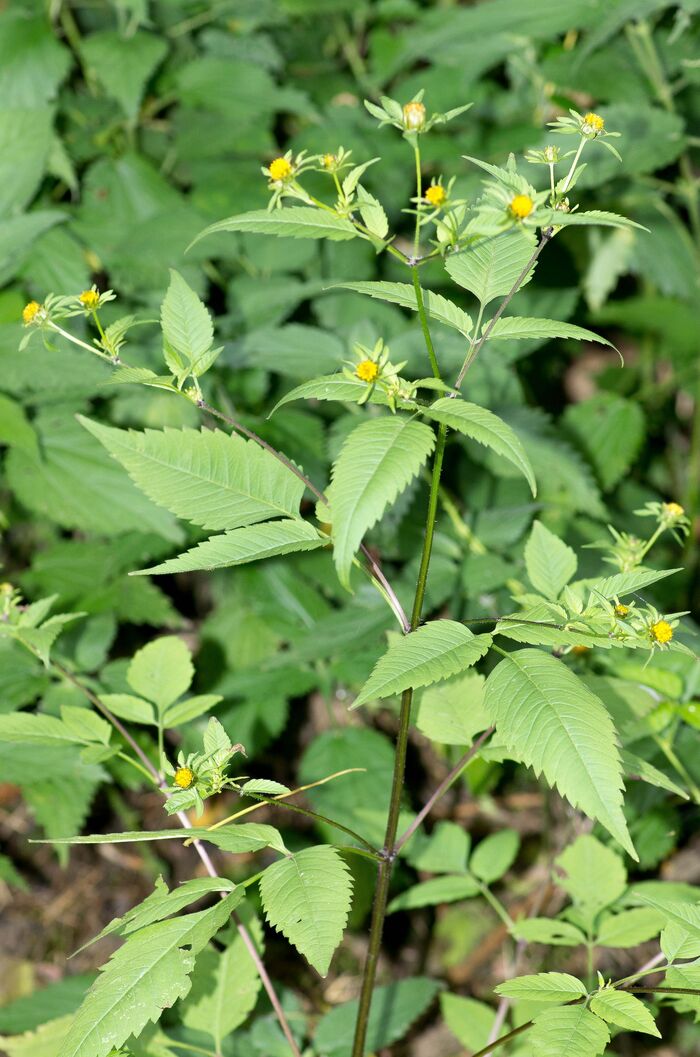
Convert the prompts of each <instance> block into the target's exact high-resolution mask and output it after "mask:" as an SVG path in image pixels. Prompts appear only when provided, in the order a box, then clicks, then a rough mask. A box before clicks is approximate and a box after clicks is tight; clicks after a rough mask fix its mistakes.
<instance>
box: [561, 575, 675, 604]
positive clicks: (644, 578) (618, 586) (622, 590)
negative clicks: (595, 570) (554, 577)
mask: <svg viewBox="0 0 700 1057" xmlns="http://www.w3.org/2000/svg"><path fill="white" fill-rule="evenodd" d="M679 572H681V570H680V569H644V568H641V567H640V568H637V569H632V570H631V571H630V572H627V573H614V574H613V575H612V576H605V577H603V578H602V579H598V580H585V581H584V583H585V584H586V587H588V588H589V589H590V590H591V591H595V592H596V593H597V594H599V595H602V596H603V598H616V597H617V598H624V596H625V595H631V594H634V592H635V591H641V589H642V588H643V587H648V586H649V585H650V584H655V583H656V582H657V581H658V580H665V579H666V577H667V576H673V574H674V573H679ZM572 586H575V585H572Z"/></svg>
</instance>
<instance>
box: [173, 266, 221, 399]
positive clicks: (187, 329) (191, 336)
mask: <svg viewBox="0 0 700 1057" xmlns="http://www.w3.org/2000/svg"><path fill="white" fill-rule="evenodd" d="M160 323H161V327H162V328H163V338H164V340H165V348H166V359H168V354H174V355H175V357H176V361H177V360H178V359H179V360H180V361H181V362H184V366H185V368H186V369H185V373H184V375H183V376H182V377H183V378H184V377H186V376H187V374H189V373H190V371H189V368H191V367H192V365H193V364H196V363H197V362H198V361H200V360H201V359H202V357H203V356H204V354H205V353H207V352H208V351H209V349H210V348H211V346H212V344H213V341H214V326H213V324H212V321H211V316H210V315H209V313H208V312H207V310H206V308H205V306H204V304H203V303H202V302H201V301H200V299H199V298H198V297H197V295H196V293H195V292H194V290H193V289H192V287H191V286H189V285H188V284H187V283H186V282H185V280H184V279H183V278H182V276H181V275H180V274H179V272H176V271H174V270H173V269H172V268H171V269H170V286H169V287H168V292H167V293H166V295H165V299H164V301H163V304H162V305H161V306H160ZM173 373H174V374H177V373H178V372H177V370H173Z"/></svg>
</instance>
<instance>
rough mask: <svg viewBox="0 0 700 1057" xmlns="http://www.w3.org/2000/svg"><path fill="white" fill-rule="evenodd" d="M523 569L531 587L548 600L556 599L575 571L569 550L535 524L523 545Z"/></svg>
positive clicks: (574, 558)
mask: <svg viewBox="0 0 700 1057" xmlns="http://www.w3.org/2000/svg"><path fill="white" fill-rule="evenodd" d="M525 567H526V569H527V575H528V579H529V580H530V583H531V584H532V586H533V587H534V588H535V590H536V591H539V592H540V594H543V595H545V596H546V597H547V598H551V599H555V598H558V597H559V595H560V594H561V592H562V591H563V589H564V587H565V586H566V585H567V584H568V582H569V580H570V579H571V577H572V576H573V575H574V574H575V572H576V569H577V567H578V560H577V558H576V555H575V553H574V552H573V551H572V549H571V547H567V545H566V543H564V541H563V540H560V539H559V537H558V536H555V535H554V533H553V532H550V531H549V529H548V528H547V527H546V526H545V525H543V524H542V522H541V521H535V522H534V523H533V526H532V531H531V532H530V536H529V538H528V541H527V544H526V545H525Z"/></svg>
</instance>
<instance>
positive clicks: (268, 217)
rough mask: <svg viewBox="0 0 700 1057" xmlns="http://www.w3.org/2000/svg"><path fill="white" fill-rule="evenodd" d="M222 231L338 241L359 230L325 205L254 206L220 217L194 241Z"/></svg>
mask: <svg viewBox="0 0 700 1057" xmlns="http://www.w3.org/2000/svg"><path fill="white" fill-rule="evenodd" d="M219 231H248V232H251V233H254V234H256V235H287V236H288V237H289V238H293V239H331V240H332V241H333V242H339V241H341V240H343V239H354V238H355V237H356V236H357V231H356V229H355V228H354V227H353V225H352V224H351V223H350V221H349V220H346V219H345V217H339V216H336V215H335V214H334V213H329V212H327V211H326V210H325V209H314V208H312V207H310V206H291V207H290V208H288V209H276V210H275V211H274V212H269V211H268V210H267V209H254V210H253V211H252V212H250V213H239V215H238V216H234V217H228V218H227V219H226V220H219V221H217V222H216V224H210V225H209V227H207V228H205V229H204V231H201V232H200V233H199V235H197V238H196V239H195V240H194V242H193V243H192V245H193V246H194V245H195V244H196V243H197V242H199V241H200V240H201V239H204V238H206V237H207V235H215V234H217V233H218V232H219Z"/></svg>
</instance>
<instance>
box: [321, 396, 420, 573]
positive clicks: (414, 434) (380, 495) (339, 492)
mask: <svg viewBox="0 0 700 1057" xmlns="http://www.w3.org/2000/svg"><path fill="white" fill-rule="evenodd" d="M434 445H435V434H434V432H433V430H432V429H430V427H429V426H426V425H424V424H423V423H422V422H414V421H413V420H412V419H409V418H403V417H398V416H394V415H392V416H391V417H389V416H385V417H382V418H376V419H370V420H368V421H366V422H363V423H362V425H360V426H357V427H356V429H354V430H353V431H352V433H351V434H350V436H349V437H348V438H347V440H346V441H345V444H344V445H343V447H342V450H341V452H340V455H339V456H338V458H337V459H336V461H335V463H334V465H333V472H332V483H331V485H330V487H329V489H328V493H327V496H328V505H329V507H330V513H331V521H332V524H333V558H334V561H335V565H336V569H337V570H338V576H339V577H340V580H341V583H343V584H346V585H347V583H348V581H349V574H350V568H351V566H352V561H353V558H354V556H355V553H356V551H357V549H358V547H359V546H360V543H361V542H362V538H363V536H364V535H365V533H366V532H367V530H368V529H370V528H371V527H372V526H373V525H374V524H376V522H377V521H379V519H380V518H381V516H382V514H383V513H384V511H385V509H386V507H387V506H388V505H389V504H390V503H393V502H394V500H395V499H396V497H397V496H398V495H399V494H400V493H401V492H402V491H403V490H404V488H405V487H406V486H407V485H408V484H409V483H410V481H411V480H413V478H414V477H415V476H416V474H417V473H418V472H419V470H420V468H421V466H422V465H423V463H424V462H425V461H426V459H427V458H428V456H429V455H430V453H431V451H432V450H433V447H434Z"/></svg>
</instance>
